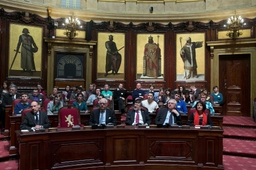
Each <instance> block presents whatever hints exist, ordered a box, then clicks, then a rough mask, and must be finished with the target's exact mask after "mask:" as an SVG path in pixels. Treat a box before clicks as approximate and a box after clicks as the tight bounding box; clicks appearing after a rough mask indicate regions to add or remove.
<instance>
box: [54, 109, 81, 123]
mask: <svg viewBox="0 0 256 170" xmlns="http://www.w3.org/2000/svg"><path fill="white" fill-rule="evenodd" d="M76 125H79V126H83V125H81V120H80V111H79V109H77V108H76V107H71V106H69V107H63V108H61V109H60V110H59V112H58V127H61V128H72V127H73V126H76Z"/></svg>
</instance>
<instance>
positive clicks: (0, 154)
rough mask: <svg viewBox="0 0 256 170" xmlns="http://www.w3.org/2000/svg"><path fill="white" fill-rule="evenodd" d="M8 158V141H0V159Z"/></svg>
mask: <svg viewBox="0 0 256 170" xmlns="http://www.w3.org/2000/svg"><path fill="white" fill-rule="evenodd" d="M6 157H9V141H0V158H2V159H3V158H6Z"/></svg>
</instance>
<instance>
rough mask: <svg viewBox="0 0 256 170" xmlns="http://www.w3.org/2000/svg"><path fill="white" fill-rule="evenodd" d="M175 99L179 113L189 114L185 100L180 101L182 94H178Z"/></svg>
mask: <svg viewBox="0 0 256 170" xmlns="http://www.w3.org/2000/svg"><path fill="white" fill-rule="evenodd" d="M174 98H175V100H176V101H177V105H176V109H177V110H178V112H179V113H182V114H187V113H188V109H187V105H186V103H185V101H184V100H182V99H180V94H179V93H176V94H175V95H174Z"/></svg>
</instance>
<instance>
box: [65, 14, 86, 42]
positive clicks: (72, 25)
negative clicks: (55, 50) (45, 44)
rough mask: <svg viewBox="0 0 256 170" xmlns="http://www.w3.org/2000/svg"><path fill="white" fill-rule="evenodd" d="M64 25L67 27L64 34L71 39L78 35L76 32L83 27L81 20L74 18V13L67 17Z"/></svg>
mask: <svg viewBox="0 0 256 170" xmlns="http://www.w3.org/2000/svg"><path fill="white" fill-rule="evenodd" d="M62 25H63V26H65V27H66V31H65V32H64V35H66V36H67V37H68V38H69V39H70V40H72V39H73V38H74V37H75V36H77V35H78V33H77V32H76V31H77V29H79V28H82V26H81V22H80V21H79V20H78V18H74V16H73V15H72V16H71V17H68V18H66V19H65V23H63V24H62Z"/></svg>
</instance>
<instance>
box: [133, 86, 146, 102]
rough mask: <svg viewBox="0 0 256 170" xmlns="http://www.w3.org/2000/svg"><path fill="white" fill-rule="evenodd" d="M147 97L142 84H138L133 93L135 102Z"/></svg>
mask: <svg viewBox="0 0 256 170" xmlns="http://www.w3.org/2000/svg"><path fill="white" fill-rule="evenodd" d="M144 95H145V91H144V90H142V89H141V84H140V83H137V84H136V89H134V90H133V91H132V98H133V101H135V100H138V99H143V98H144Z"/></svg>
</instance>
